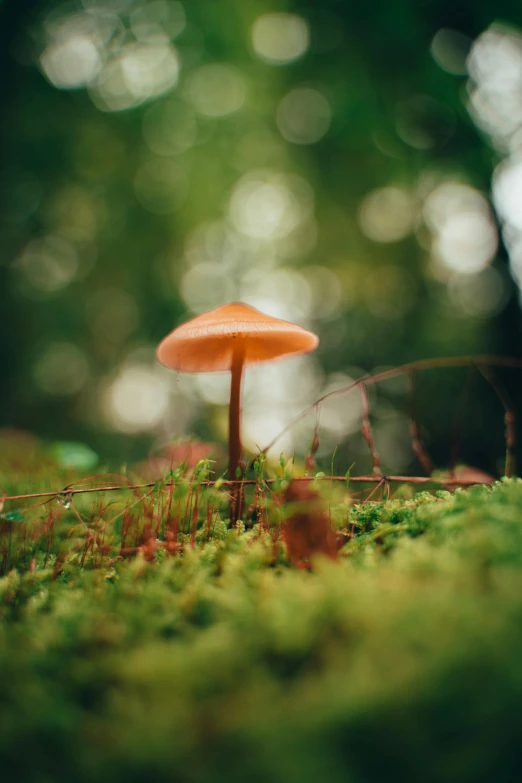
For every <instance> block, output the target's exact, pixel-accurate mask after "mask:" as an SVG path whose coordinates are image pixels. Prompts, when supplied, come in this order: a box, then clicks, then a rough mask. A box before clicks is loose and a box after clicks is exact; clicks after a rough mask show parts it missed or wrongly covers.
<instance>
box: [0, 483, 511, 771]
mask: <svg viewBox="0 0 522 783" xmlns="http://www.w3.org/2000/svg"><path fill="white" fill-rule="evenodd" d="M4 478H5V477H4ZM87 502H88V503H90V504H91V505H93V504H94V501H93V500H92V498H90V499H89V500H88V501H86V500H85V501H84V500H82V503H85V504H87ZM44 508H45V507H44ZM111 508H114V507H111ZM87 510H88V507H87V505H84V506H83V512H82V513H83V514H86V513H87ZM4 513H5V510H4ZM46 513H47V512H46ZM138 516H139V514H137V517H138ZM332 519H333V523H334V525H335V526H336V527H337V528H338V530H340V531H342V530H345V531H350V530H351V529H352V526H353V529H354V532H355V536H354V538H351V539H348V540H347V543H346V544H345V545H344V546H343V547H342V549H341V550H340V552H339V557H338V559H337V560H335V561H332V560H329V559H326V558H323V557H317V558H315V559H313V562H312V569H311V570H307V569H299V568H295V567H293V566H291V565H290V564H289V562H288V558H287V556H286V553H285V549H284V544H283V543H282V541H281V540H280V539H277V540H276V541H275V542H274V535H273V531H272V532H270V531H265V532H263V531H261V530H260V529H259V528H257V527H254V528H253V529H250V530H246V531H240V532H239V533H238V532H237V531H235V530H234V531H227V530H226V527H225V525H224V524H223V523H222V522H219V521H216V522H215V524H214V527H213V533H212V536H211V538H210V540H208V541H207V540H205V536H203V535H202V536H199V533H198V540H197V541H196V545H195V546H194V547H192V545H187V546H186V548H185V550H184V552H183V554H182V555H181V556H180V555H176V556H169V554H168V552H167V551H166V550H165V549H164V548H160V549H158V550H157V552H156V553H155V556H154V558H153V559H151V560H150V561H148V560H146V559H145V557H144V553H143V552H142V553H139V554H138V555H137V556H132V557H130V558H129V559H123V560H114V558H109V557H106V558H105V560H104V561H99V562H98V563H97V562H96V559H95V556H94V554H93V552H92V550H89V552H88V554H87V556H86V557H85V558H84V562H83V567H82V566H81V562H80V559H81V552H82V550H81V548H78V547H76V546H75V544H74V542H77V541H78V540H81V533H80V531H79V530H78V529H76V531H75V533H74V535H71V534H69V533H68V530H70V529H71V528H72V527H74V526H75V525H76V524H77V522H78V520H77V519H76V518H75V517H74V516H73V515H72V514H71V511H70V510H69V511H67V510H63V512H61V516H60V517H59V519H58V520H57V521H55V528H56V529H55V531H54V538H53V541H52V545H51V546H49V547H48V548H47V549H45V547H44V548H40V551H38V552H37V553H36V554H35V553H34V552H25V555H24V558H20V559H19V560H18V561H17V564H16V567H14V568H10V569H9V570H8V571H7V573H6V574H5V575H4V576H3V578H2V579H1V580H0V726H1V731H0V775H1V778H2V780H5V781H8V782H9V783H10V782H11V781H16V782H17V783H25V782H26V781H27V783H55V782H56V783H61V781H64V782H65V781H67V783H71V782H72V781H78V782H79V783H90V782H91V781H92V782H93V783H94V781H96V782H97V783H104V782H105V781H107V783H109V782H110V783H117V781H120V780H121V781H125V783H141V782H142V781H143V782H145V781H160V782H163V781H165V782H166V781H169V782H170V781H194V782H198V783H199V781H201V782H205V783H206V782H207V781H208V783H211V782H212V783H214V781H221V780H223V781H227V783H228V782H229V781H238V782H239V781H246V780H248V781H259V782H260V783H261V781H263V782H264V781H281V783H283V782H284V783H287V781H300V782H307V781H313V782H314V783H316V782H317V781H319V780H321V781H322V780H324V781H334V782H337V781H343V782H344V781H362V782H366V781H384V780H386V781H408V782H409V781H411V783H420V782H421V781H422V782H423V783H424V782H426V783H431V782H433V783H440V781H455V783H457V781H458V783H468V782H469V783H480V782H481V781H484V782H486V781H487V782H488V783H490V781H495V783H499V782H502V783H504V781H506V782H507V781H516V780H519V779H520V778H519V775H520V770H521V769H522V722H521V719H520V715H521V710H522V481H520V480H516V479H515V480H510V481H504V482H499V483H498V484H495V485H494V486H493V487H491V488H486V487H477V488H474V489H470V490H467V491H460V490H459V491H456V492H455V493H454V494H449V493H446V492H440V493H433V494H430V493H421V494H418V495H416V496H415V497H414V498H412V499H408V500H399V499H395V500H390V501H388V502H383V503H375V504H371V505H363V506H359V507H357V506H354V505H352V506H351V507H349V506H348V505H347V503H346V499H341V498H340V497H337V498H336V500H335V503H333V505H332ZM20 524H24V523H16V522H9V523H8V524H7V525H5V524H4V533H3V534H2V536H3V538H4V543H5V538H6V536H7V535H9V533H8V532H7V528H11V527H15V526H17V530H19V529H20ZM26 524H29V523H26ZM199 529H201V530H204V520H202V521H201V523H200V528H199ZM120 534H121V530H120ZM115 535H116V533H115ZM22 540H23V539H13V540H12V541H11V545H12V547H16V546H18V547H20V546H22ZM16 542H18V543H16ZM66 542H69V544H71V546H70V547H69V548H68V549H67V548H66V549H64V546H65V543H66ZM187 543H190V535H189V536H188V539H187ZM26 546H27V547H28V546H29V544H27V541H26ZM64 553H65V554H64ZM57 563H58V566H57Z"/></svg>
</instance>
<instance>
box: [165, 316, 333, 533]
mask: <svg viewBox="0 0 522 783" xmlns="http://www.w3.org/2000/svg"><path fill="white" fill-rule="evenodd" d="M318 342H319V338H318V337H317V335H315V334H313V333H312V332H309V331H307V330H306V329H303V328H302V327H301V326H297V324H293V323H290V322H289V321H282V320H280V319H279V318H272V317H271V316H269V315H265V314H264V313H261V312H259V310H256V309H255V308H254V307H250V306H249V305H246V304H242V303H241V302H233V303H232V304H227V305H223V306H222V307H218V308H216V309H215V310H211V311H210V312H209V313H204V314H203V315H198V316H197V317H196V318H193V319H192V320H191V321H187V323H184V324H182V325H181V326H178V328H177V329H174V331H173V332H171V333H170V334H169V335H167V337H165V338H164V339H163V340H162V341H161V343H160V344H159V346H158V349H157V352H156V355H157V357H158V360H159V361H160V362H161V363H162V364H164V365H165V366H166V367H170V368H171V369H173V370H180V371H181V372H215V371H218V370H230V372H231V374H232V380H231V385H230V408H229V414H228V421H229V435H228V444H229V446H228V448H229V451H228V456H229V459H228V477H229V479H230V480H231V481H234V480H235V479H236V478H240V477H241V472H240V459H241V434H240V424H239V421H240V409H241V379H242V375H243V367H248V366H249V365H252V364H259V363H261V362H270V361H274V360H275V359H282V358H284V357H287V356H295V355H297V354H302V353H308V352H309V351H313V350H314V348H316V347H317V344H318ZM240 505H241V504H240V503H239V502H238V494H237V492H233V493H232V509H231V519H232V522H233V523H235V522H237V520H238V519H239V518H240V513H241V508H240Z"/></svg>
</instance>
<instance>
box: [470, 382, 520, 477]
mask: <svg viewBox="0 0 522 783" xmlns="http://www.w3.org/2000/svg"><path fill="white" fill-rule="evenodd" d="M478 369H479V372H480V373H481V374H482V375H483V377H484V378H485V379H486V380H487V382H488V383H489V384H490V386H491V388H492V389H493V390H494V392H495V393H496V395H497V397H498V398H499V400H500V402H501V403H502V406H503V408H504V423H505V425H506V435H505V440H506V460H505V463H504V475H505V476H513V475H514V474H515V467H516V443H517V437H516V414H515V411H514V408H513V405H512V403H511V400H510V399H509V395H508V393H507V391H506V390H505V388H504V386H503V385H502V384H501V382H500V381H499V379H498V378H497V377H496V376H495V375H494V374H493V372H492V371H491V369H490V368H489V367H479V368H478Z"/></svg>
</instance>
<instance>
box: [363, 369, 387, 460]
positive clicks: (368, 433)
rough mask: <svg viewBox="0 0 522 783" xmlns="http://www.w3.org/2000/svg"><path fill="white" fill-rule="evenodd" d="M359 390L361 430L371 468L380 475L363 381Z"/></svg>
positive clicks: (366, 392) (377, 453) (366, 391)
mask: <svg viewBox="0 0 522 783" xmlns="http://www.w3.org/2000/svg"><path fill="white" fill-rule="evenodd" d="M359 391H360V392H361V405H362V426H361V432H362V435H363V438H364V440H365V441H366V443H367V444H368V449H369V450H370V455H371V458H372V468H373V472H374V473H375V475H376V476H382V470H381V460H380V458H379V452H378V451H377V449H376V448H375V443H374V442H373V436H372V428H371V424H370V401H369V399H368V390H367V388H366V384H365V383H361V385H360V386H359Z"/></svg>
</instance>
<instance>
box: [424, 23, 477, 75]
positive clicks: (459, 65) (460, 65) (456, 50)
mask: <svg viewBox="0 0 522 783" xmlns="http://www.w3.org/2000/svg"><path fill="white" fill-rule="evenodd" d="M472 43H473V41H472V40H471V38H469V37H468V36H467V35H463V34H462V33H459V32H458V31H457V30H449V29H447V28H445V27H443V28H441V29H440V30H438V32H437V33H435V35H434V36H433V40H432V42H431V46H430V52H431V54H432V56H433V59H434V60H435V62H436V63H437V65H439V66H440V67H441V68H442V69H443V70H444V71H446V72H447V73H451V74H452V75H453V76H465V75H466V74H467V72H468V70H467V65H466V58H467V56H468V54H469V50H470V49H471V45H472Z"/></svg>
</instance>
